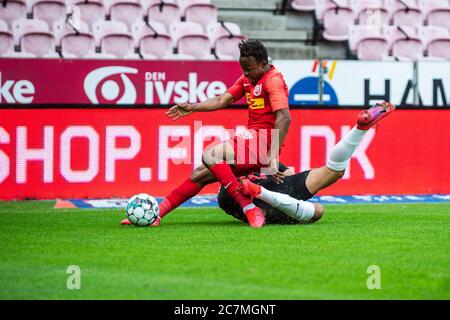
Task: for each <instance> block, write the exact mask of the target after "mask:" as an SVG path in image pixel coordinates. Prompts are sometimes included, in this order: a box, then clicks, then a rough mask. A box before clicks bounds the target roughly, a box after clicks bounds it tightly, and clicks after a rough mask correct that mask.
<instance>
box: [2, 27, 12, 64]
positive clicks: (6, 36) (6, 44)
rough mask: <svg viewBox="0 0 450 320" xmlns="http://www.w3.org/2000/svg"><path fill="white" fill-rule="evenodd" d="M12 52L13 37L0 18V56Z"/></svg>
mask: <svg viewBox="0 0 450 320" xmlns="http://www.w3.org/2000/svg"><path fill="white" fill-rule="evenodd" d="M10 52H14V38H13V35H12V33H11V32H10V31H9V30H8V25H7V24H6V22H5V21H2V20H0V57H1V56H3V55H4V54H8V53H10Z"/></svg>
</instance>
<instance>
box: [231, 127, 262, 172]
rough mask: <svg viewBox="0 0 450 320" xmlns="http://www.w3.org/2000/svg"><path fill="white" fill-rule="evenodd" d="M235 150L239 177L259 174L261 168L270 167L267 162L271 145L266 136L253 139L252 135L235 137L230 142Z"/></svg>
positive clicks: (236, 168)
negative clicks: (253, 173) (254, 173)
mask: <svg viewBox="0 0 450 320" xmlns="http://www.w3.org/2000/svg"><path fill="white" fill-rule="evenodd" d="M228 142H229V143H230V144H231V145H232V146H233V149H234V160H235V169H234V170H233V171H234V173H235V175H236V176H237V177H240V176H245V175H248V174H250V173H252V172H259V170H260V168H262V167H268V166H269V163H268V160H267V155H268V150H270V143H268V142H267V137H266V136H261V135H260V136H259V137H257V138H256V137H253V136H252V135H251V134H241V135H235V136H234V137H233V138H231V139H230V140H228Z"/></svg>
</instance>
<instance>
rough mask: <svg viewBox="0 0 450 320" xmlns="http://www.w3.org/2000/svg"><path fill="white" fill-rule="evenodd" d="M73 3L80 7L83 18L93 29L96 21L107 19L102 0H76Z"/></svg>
mask: <svg viewBox="0 0 450 320" xmlns="http://www.w3.org/2000/svg"><path fill="white" fill-rule="evenodd" d="M73 5H74V6H77V7H78V8H79V10H80V18H81V20H83V21H85V22H86V23H87V24H88V26H89V29H90V30H91V31H92V26H93V24H94V23H96V22H97V21H101V20H104V19H105V7H104V5H103V1H102V0H74V1H73Z"/></svg>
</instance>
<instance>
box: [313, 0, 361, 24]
mask: <svg viewBox="0 0 450 320" xmlns="http://www.w3.org/2000/svg"><path fill="white" fill-rule="evenodd" d="M330 8H334V9H336V8H350V1H349V0H316V10H315V15H316V18H317V20H319V22H322V21H323V18H324V14H325V11H327V10H328V9H330ZM352 20H353V19H352ZM349 22H350V21H349Z"/></svg>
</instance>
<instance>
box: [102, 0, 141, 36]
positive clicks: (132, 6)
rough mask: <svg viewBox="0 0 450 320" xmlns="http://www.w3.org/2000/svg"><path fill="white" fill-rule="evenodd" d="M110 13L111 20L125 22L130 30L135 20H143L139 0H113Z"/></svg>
mask: <svg viewBox="0 0 450 320" xmlns="http://www.w3.org/2000/svg"><path fill="white" fill-rule="evenodd" d="M109 14H110V16H111V20H114V21H121V22H123V23H125V24H126V25H127V27H128V30H129V31H131V26H132V24H133V23H134V22H136V21H138V20H142V18H143V11H142V6H141V4H140V2H139V1H138V0H111V1H110V10H109Z"/></svg>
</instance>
